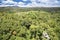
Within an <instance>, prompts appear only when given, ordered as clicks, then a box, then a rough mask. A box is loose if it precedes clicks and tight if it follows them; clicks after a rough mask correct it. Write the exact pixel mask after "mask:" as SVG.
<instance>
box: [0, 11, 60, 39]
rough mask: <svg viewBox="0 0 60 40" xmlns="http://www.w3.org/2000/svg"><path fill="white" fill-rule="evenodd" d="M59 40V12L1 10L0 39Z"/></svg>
mask: <svg viewBox="0 0 60 40" xmlns="http://www.w3.org/2000/svg"><path fill="white" fill-rule="evenodd" d="M43 31H46V32H47V33H48V35H49V37H50V40H60V13H59V12H57V13H55V12H53V13H51V12H46V11H27V12H17V13H10V12H1V13H0V40H47V39H46V38H44V37H43Z"/></svg>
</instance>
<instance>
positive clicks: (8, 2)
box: [2, 0, 17, 4]
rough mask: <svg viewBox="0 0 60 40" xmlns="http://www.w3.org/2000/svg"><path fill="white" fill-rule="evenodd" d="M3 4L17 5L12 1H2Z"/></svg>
mask: <svg viewBox="0 0 60 40" xmlns="http://www.w3.org/2000/svg"><path fill="white" fill-rule="evenodd" d="M2 3H3V4H17V2H14V1H12V0H6V1H2Z"/></svg>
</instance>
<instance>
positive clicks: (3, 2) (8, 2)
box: [0, 0, 60, 7]
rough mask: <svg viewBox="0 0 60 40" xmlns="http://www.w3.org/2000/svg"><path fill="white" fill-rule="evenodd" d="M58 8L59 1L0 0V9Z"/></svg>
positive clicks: (59, 5)
mask: <svg viewBox="0 0 60 40" xmlns="http://www.w3.org/2000/svg"><path fill="white" fill-rule="evenodd" d="M5 6H19V7H60V0H0V7H5Z"/></svg>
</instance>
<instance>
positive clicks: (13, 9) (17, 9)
mask: <svg viewBox="0 0 60 40" xmlns="http://www.w3.org/2000/svg"><path fill="white" fill-rule="evenodd" d="M32 10H33V11H40V10H43V11H47V12H57V11H58V12H59V10H60V7H15V6H14V7H0V12H3V11H4V12H7V11H9V12H24V11H32Z"/></svg>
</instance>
